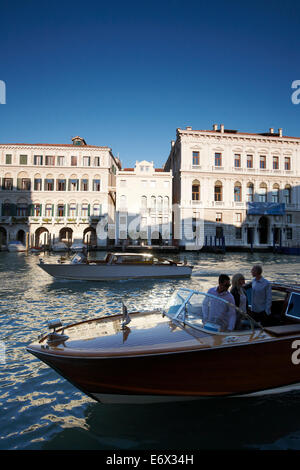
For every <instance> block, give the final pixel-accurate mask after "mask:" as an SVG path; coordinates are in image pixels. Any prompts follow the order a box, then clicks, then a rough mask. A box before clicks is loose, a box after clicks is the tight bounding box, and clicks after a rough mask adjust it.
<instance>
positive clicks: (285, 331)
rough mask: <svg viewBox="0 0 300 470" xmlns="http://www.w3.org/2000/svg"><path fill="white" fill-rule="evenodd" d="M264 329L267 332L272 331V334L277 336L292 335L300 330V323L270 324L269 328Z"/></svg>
mask: <svg viewBox="0 0 300 470" xmlns="http://www.w3.org/2000/svg"><path fill="white" fill-rule="evenodd" d="M264 330H265V331H266V332H267V333H271V335H275V336H284V335H292V334H294V333H299V332H300V323H296V324H295V323H294V324H290V325H280V326H269V327H267V328H264Z"/></svg>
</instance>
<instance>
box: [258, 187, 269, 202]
mask: <svg viewBox="0 0 300 470" xmlns="http://www.w3.org/2000/svg"><path fill="white" fill-rule="evenodd" d="M258 200H259V202H267V185H266V183H261V184H260V186H259V191H258Z"/></svg>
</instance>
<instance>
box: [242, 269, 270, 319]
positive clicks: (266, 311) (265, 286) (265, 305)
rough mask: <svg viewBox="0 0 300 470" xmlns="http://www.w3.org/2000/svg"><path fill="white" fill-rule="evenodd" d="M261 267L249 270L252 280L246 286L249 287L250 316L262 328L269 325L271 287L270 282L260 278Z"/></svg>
mask: <svg viewBox="0 0 300 470" xmlns="http://www.w3.org/2000/svg"><path fill="white" fill-rule="evenodd" d="M262 272H263V269H262V267H261V265H259V264H255V265H254V266H253V267H252V269H251V274H252V276H253V280H252V282H251V283H250V284H247V286H246V288H248V287H251V288H252V290H251V316H252V318H253V319H254V320H255V321H257V322H260V323H261V324H262V325H263V326H264V325H267V324H269V323H270V315H271V306H272V287H271V284H270V282H269V281H268V280H267V279H265V278H264V277H263V276H262Z"/></svg>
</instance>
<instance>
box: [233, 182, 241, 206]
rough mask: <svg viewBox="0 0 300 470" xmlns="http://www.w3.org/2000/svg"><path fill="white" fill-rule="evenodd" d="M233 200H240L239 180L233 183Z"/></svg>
mask: <svg viewBox="0 0 300 470" xmlns="http://www.w3.org/2000/svg"><path fill="white" fill-rule="evenodd" d="M234 201H235V202H241V201H242V185H241V183H240V182H237V183H235V185H234Z"/></svg>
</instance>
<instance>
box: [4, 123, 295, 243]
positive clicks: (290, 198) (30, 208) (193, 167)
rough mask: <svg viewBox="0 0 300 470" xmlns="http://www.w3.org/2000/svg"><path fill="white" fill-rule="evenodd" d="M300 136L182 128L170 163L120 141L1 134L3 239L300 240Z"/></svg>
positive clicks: (257, 241)
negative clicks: (133, 157) (48, 140)
mask: <svg viewBox="0 0 300 470" xmlns="http://www.w3.org/2000/svg"><path fill="white" fill-rule="evenodd" d="M299 152H300V138H296V137H289V136H284V135H283V133H282V129H278V131H277V132H275V131H274V129H269V131H268V132H265V133H261V134H254V133H252V134H251V133H245V132H238V131H236V130H232V129H225V128H224V126H223V125H220V126H218V125H214V126H213V129H212V130H193V129H192V128H191V127H187V128H186V129H177V135H176V140H174V141H172V142H171V150H170V154H169V156H168V158H167V161H166V163H165V165H164V168H155V167H154V164H153V162H148V161H141V162H136V165H135V167H134V168H124V169H122V168H121V162H120V161H119V159H118V158H116V157H115V156H114V155H113V153H112V150H111V148H109V147H100V146H93V145H87V143H86V142H85V140H84V139H83V138H81V137H78V136H77V137H74V138H73V139H72V143H70V144H0V178H1V179H0V182H1V184H0V244H1V246H3V247H5V246H6V245H7V243H8V242H9V241H13V240H20V241H22V242H23V243H25V242H26V241H27V242H28V243H29V244H30V246H39V245H43V244H49V243H51V244H53V243H54V242H55V241H65V242H68V243H69V244H70V243H71V242H74V241H81V242H85V243H89V244H90V245H92V246H95V247H103V248H105V247H107V246H109V245H115V246H120V245H121V246H126V245H127V244H142V245H158V244H159V245H164V244H165V245H171V244H173V245H179V246H180V247H181V248H182V249H187V250H195V249H196V250H198V249H201V248H202V246H203V245H208V246H215V245H220V244H222V243H223V242H225V244H226V246H227V247H235V248H245V247H247V248H250V247H251V248H252V247H260V248H264V247H270V246H274V245H276V246H279V245H281V246H299V245H300V230H299V228H300V187H299V186H300V185H299V181H300V178H299V177H300V154H299Z"/></svg>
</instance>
